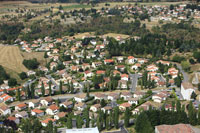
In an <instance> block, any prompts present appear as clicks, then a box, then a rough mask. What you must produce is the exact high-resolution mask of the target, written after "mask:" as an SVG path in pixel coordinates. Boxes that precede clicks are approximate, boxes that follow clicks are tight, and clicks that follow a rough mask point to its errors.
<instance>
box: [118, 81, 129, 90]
mask: <svg viewBox="0 0 200 133" xmlns="http://www.w3.org/2000/svg"><path fill="white" fill-rule="evenodd" d="M127 83H128V81H126V80H119V81H118V88H121V89H126V88H128V86H127Z"/></svg>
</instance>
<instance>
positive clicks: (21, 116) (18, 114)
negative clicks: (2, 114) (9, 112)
mask: <svg viewBox="0 0 200 133" xmlns="http://www.w3.org/2000/svg"><path fill="white" fill-rule="evenodd" d="M15 117H16V118H23V119H26V118H28V113H27V112H26V111H22V112H17V113H15Z"/></svg>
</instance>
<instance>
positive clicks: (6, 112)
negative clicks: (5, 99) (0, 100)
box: [0, 105, 11, 115]
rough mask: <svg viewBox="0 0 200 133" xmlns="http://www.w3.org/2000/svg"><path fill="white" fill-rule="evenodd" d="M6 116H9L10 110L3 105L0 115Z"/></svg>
mask: <svg viewBox="0 0 200 133" xmlns="http://www.w3.org/2000/svg"><path fill="white" fill-rule="evenodd" d="M7 114H11V110H10V108H9V107H8V106H6V105H3V106H1V107H0V115H7Z"/></svg>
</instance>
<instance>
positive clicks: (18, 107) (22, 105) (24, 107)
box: [15, 103, 27, 111]
mask: <svg viewBox="0 0 200 133" xmlns="http://www.w3.org/2000/svg"><path fill="white" fill-rule="evenodd" d="M26 108H27V105H26V104H25V103H20V104H18V105H16V106H15V110H16V111H21V110H23V109H26Z"/></svg>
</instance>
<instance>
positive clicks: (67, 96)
mask: <svg viewBox="0 0 200 133" xmlns="http://www.w3.org/2000/svg"><path fill="white" fill-rule="evenodd" d="M75 95H76V94H62V95H55V96H51V97H52V98H53V99H54V100H57V99H59V100H61V102H64V101H65V100H67V99H71V98H73V97H74V96H75ZM42 98H43V97H40V98H39V99H42ZM32 100H33V99H29V100H24V101H21V102H19V101H16V102H13V103H11V104H9V105H8V106H9V107H12V106H16V105H18V104H20V103H22V102H24V103H28V102H30V101H32Z"/></svg>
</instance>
